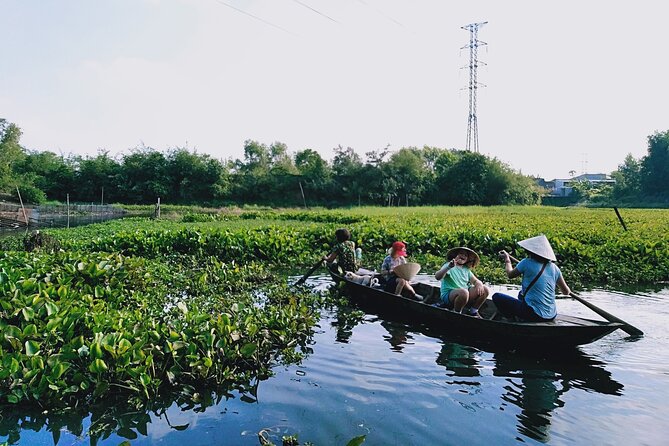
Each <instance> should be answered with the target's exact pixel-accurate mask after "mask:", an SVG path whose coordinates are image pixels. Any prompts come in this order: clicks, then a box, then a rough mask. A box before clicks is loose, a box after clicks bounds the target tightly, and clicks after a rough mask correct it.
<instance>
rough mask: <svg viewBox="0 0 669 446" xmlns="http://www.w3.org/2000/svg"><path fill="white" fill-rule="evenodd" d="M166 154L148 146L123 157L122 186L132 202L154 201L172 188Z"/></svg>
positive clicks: (165, 194)
mask: <svg viewBox="0 0 669 446" xmlns="http://www.w3.org/2000/svg"><path fill="white" fill-rule="evenodd" d="M166 167H167V160H166V159H165V156H164V155H163V154H162V153H160V152H158V151H156V150H154V149H152V148H148V147H143V148H140V149H135V150H134V151H133V152H132V153H130V154H129V155H125V156H124V157H123V162H122V165H121V186H122V188H123V192H124V194H125V198H126V200H127V201H128V202H131V203H153V202H155V201H156V199H157V198H159V197H163V198H164V197H166V196H167V195H168V193H169V190H170V183H169V178H168V176H167V168H166Z"/></svg>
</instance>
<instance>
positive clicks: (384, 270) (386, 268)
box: [381, 257, 390, 278]
mask: <svg viewBox="0 0 669 446" xmlns="http://www.w3.org/2000/svg"><path fill="white" fill-rule="evenodd" d="M389 275H390V262H389V261H388V257H386V258H385V259H383V263H381V277H384V278H388V276H389Z"/></svg>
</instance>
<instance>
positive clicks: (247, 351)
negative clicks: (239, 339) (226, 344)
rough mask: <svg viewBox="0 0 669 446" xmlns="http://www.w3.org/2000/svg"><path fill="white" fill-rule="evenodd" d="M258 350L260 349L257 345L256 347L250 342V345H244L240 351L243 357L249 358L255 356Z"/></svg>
mask: <svg viewBox="0 0 669 446" xmlns="http://www.w3.org/2000/svg"><path fill="white" fill-rule="evenodd" d="M257 349H258V346H257V345H255V344H254V343H252V342H249V343H248V344H244V346H243V347H242V348H241V349H239V351H240V353H241V354H242V356H244V357H246V358H248V357H249V356H251V355H253V354H254V353H255V352H256V350H257Z"/></svg>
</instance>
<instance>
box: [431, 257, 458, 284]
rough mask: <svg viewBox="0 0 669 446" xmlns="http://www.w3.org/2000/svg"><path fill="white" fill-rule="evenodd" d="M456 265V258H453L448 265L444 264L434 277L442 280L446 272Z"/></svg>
mask: <svg viewBox="0 0 669 446" xmlns="http://www.w3.org/2000/svg"><path fill="white" fill-rule="evenodd" d="M454 266H455V259H451V261H450V262H448V263H447V264H446V265H444V266H443V267H442V268H441V269H440V270H439V271H437V272H436V273H435V274H434V278H435V279H437V280H441V279H443V278H444V276H445V275H446V274H448V272H449V271H450V270H451V268H453V267H454Z"/></svg>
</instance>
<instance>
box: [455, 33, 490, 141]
mask: <svg viewBox="0 0 669 446" xmlns="http://www.w3.org/2000/svg"><path fill="white" fill-rule="evenodd" d="M486 23H488V22H479V23H470V24H469V25H466V26H463V27H461V28H462V29H464V30H467V31H469V45H465V46H463V47H462V48H461V49H465V48H467V49H469V65H468V66H465V67H463V68H469V118H468V119H467V150H473V151H474V152H478V151H479V125H478V120H477V118H476V90H477V89H478V88H479V87H485V85H483V84H481V83H479V82H478V79H477V69H478V66H479V64H483V65H485V63H484V62H481V61H479V60H478V48H479V46H483V45H487V43H485V42H483V41H481V40H479V39H478V32H479V28H481V27H482V26H483V25H485V24H486Z"/></svg>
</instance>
